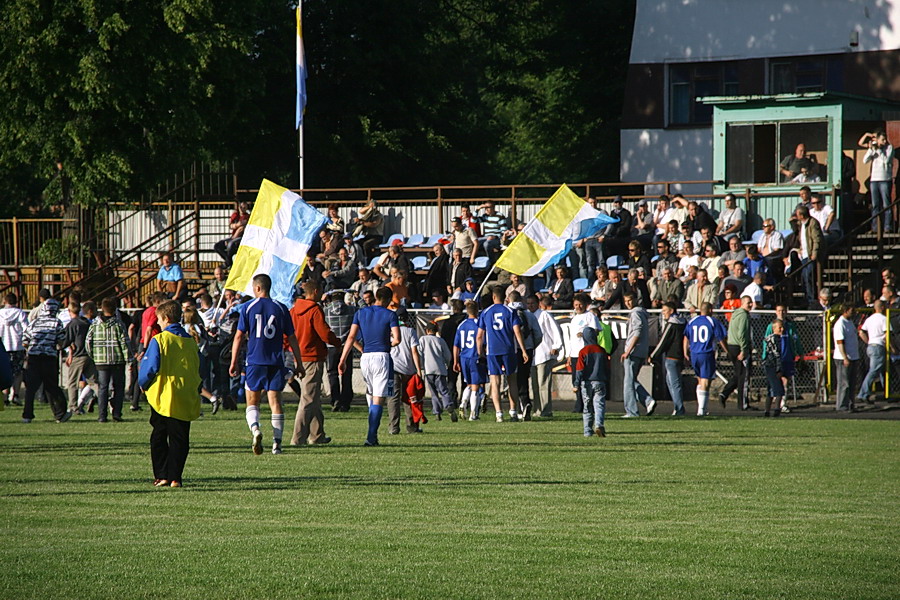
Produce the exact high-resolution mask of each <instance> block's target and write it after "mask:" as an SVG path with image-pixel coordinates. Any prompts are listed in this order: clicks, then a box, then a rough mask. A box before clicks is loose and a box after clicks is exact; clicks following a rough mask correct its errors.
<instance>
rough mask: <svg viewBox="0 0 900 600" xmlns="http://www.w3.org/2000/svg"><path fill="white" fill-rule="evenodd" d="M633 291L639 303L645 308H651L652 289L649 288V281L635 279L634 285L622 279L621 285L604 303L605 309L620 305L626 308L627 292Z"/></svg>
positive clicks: (623, 308)
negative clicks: (625, 298)
mask: <svg viewBox="0 0 900 600" xmlns="http://www.w3.org/2000/svg"><path fill="white" fill-rule="evenodd" d="M629 292H631V293H633V294H634V295H635V296H636V297H637V303H638V305H639V306H642V307H644V308H650V290H649V289H647V282H646V281H645V280H644V279H638V280H637V281H635V283H634V286H632V285H631V284H630V283H628V280H627V279H626V280H624V281H620V282H619V287H617V288H616V290H615V291H614V292H613V293H612V294H610V295H609V297H608V298H607V299H606V302H604V303H603V309H604V310H606V309H609V308H613V307H615V306H616V304H618V305H619V308H620V309H622V310H625V301H624V297H625V294H627V293H629Z"/></svg>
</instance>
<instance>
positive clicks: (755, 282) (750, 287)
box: [743, 271, 766, 310]
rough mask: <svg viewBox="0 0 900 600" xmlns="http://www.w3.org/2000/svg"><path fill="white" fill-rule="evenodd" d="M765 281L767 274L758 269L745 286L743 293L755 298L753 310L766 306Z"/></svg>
mask: <svg viewBox="0 0 900 600" xmlns="http://www.w3.org/2000/svg"><path fill="white" fill-rule="evenodd" d="M765 283H766V276H765V274H764V273H763V272H762V271H757V272H756V275H754V276H753V278H752V281H751V282H750V283H748V284H747V287H745V288H744V291H743V295H745V296H750V298H752V299H753V306H752V307H751V308H752V309H753V310H757V309H760V308H765V306H764V304H763V300H764V298H765V291H766V287H765Z"/></svg>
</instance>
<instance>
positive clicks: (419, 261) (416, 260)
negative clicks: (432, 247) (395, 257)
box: [411, 256, 428, 271]
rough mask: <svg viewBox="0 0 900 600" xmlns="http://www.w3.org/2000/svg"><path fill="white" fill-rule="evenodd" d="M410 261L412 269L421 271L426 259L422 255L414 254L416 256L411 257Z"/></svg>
mask: <svg viewBox="0 0 900 600" xmlns="http://www.w3.org/2000/svg"><path fill="white" fill-rule="evenodd" d="M411 262H412V266H413V269H414V270H416V271H421V270H422V269H424V268H425V265H426V264H427V263H428V259H427V258H425V257H424V256H416V257H413V259H412V261H411Z"/></svg>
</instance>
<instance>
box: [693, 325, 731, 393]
mask: <svg viewBox="0 0 900 600" xmlns="http://www.w3.org/2000/svg"><path fill="white" fill-rule="evenodd" d="M727 335H728V333H727V332H726V331H725V326H724V325H722V322H721V321H719V320H718V319H715V318H713V317H711V316H710V315H708V314H700V315H698V316H696V317H694V318H693V319H691V320H690V321H689V322H688V324H687V326H686V327H685V328H684V337H685V338H687V341H688V348H689V349H690V357H691V366H692V367H693V368H694V371H695V372H696V374H697V377H699V378H700V379H712V378H713V377H714V376H715V374H716V342H719V341H721V340H724V339H725V338H726V337H727Z"/></svg>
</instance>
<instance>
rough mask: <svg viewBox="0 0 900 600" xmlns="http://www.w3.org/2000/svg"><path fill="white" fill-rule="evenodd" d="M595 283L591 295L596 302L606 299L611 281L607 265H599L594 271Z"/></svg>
mask: <svg viewBox="0 0 900 600" xmlns="http://www.w3.org/2000/svg"><path fill="white" fill-rule="evenodd" d="M594 273H595V278H594V284H593V285H592V286H591V291H590V297H591V300H593V301H594V302H601V303H602V302H605V301H606V294H607V292H606V288H607V285H606V284H607V283H608V282H609V270H608V269H607V268H606V267H597V268H596V270H595V271H594Z"/></svg>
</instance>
